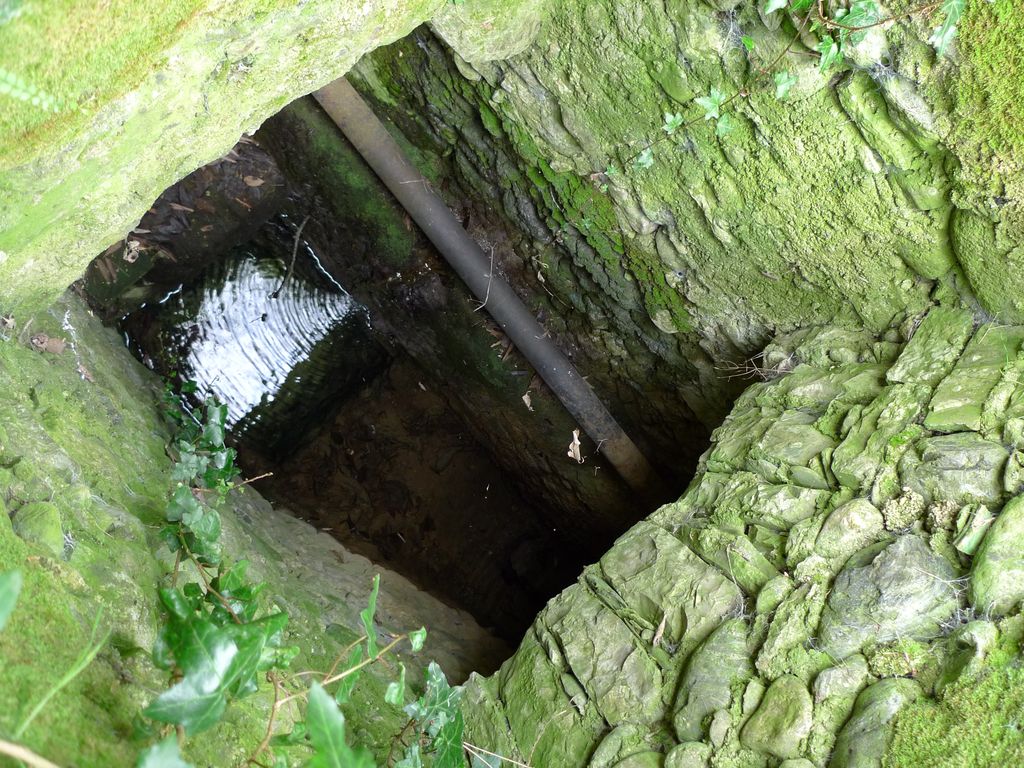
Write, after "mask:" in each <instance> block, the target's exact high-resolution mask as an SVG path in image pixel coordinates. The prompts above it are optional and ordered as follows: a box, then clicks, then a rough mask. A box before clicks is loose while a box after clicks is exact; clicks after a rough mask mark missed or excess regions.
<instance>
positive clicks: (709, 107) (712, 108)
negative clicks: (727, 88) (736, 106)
mask: <svg viewBox="0 0 1024 768" xmlns="http://www.w3.org/2000/svg"><path fill="white" fill-rule="evenodd" d="M694 101H696V102H697V104H699V105H700V106H701V107H703V108H704V119H705V120H717V119H718V118H719V117H721V116H722V113H721V109H722V104H723V103H724V102H725V94H724V93H722V92H721V91H720V90H719V89H718V88H712V89H711V93H709V94H708V95H707V96H699V97H698V98H696V99H694Z"/></svg>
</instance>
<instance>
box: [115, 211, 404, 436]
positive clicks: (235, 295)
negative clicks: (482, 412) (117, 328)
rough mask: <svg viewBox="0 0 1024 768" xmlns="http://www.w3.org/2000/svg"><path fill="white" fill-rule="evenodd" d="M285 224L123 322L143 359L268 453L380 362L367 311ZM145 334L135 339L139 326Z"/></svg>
mask: <svg viewBox="0 0 1024 768" xmlns="http://www.w3.org/2000/svg"><path fill="white" fill-rule="evenodd" d="M293 243H294V231H293V229H292V228H291V227H290V226H289V225H288V224H287V222H286V221H284V220H283V219H279V220H278V221H277V222H275V223H274V224H272V225H270V226H269V227H268V228H267V229H265V231H264V236H263V237H261V238H260V240H258V241H254V242H252V243H249V244H246V245H244V246H241V247H239V248H236V249H235V250H234V251H233V252H232V253H231V254H229V255H228V256H227V257H226V258H224V259H222V260H221V261H219V262H218V263H217V264H215V265H213V266H211V267H210V268H209V269H208V270H207V271H206V272H205V273H203V275H202V276H201V277H200V278H199V279H197V280H196V281H195V283H194V284H192V285H187V286H183V287H181V288H179V289H178V290H175V291H172V292H171V293H169V294H168V295H167V296H165V297H164V299H163V300H162V301H160V302H159V303H158V304H157V305H151V306H149V307H144V308H143V309H142V310H140V312H137V313H134V315H133V316H130V317H129V318H127V324H128V325H129V334H130V335H132V336H135V338H136V341H138V343H139V346H140V347H141V351H142V353H143V354H145V355H148V356H149V357H150V358H152V359H153V360H154V361H155V362H156V363H157V365H158V367H159V368H161V369H163V370H164V371H165V372H166V371H172V370H174V371H177V372H178V373H179V374H180V375H181V377H182V378H183V379H193V380H194V381H195V382H196V384H197V385H198V390H199V392H200V393H201V394H202V395H204V396H205V395H212V396H213V397H215V398H216V399H217V400H219V401H220V402H223V403H225V404H226V405H227V407H228V426H230V427H232V428H233V432H234V435H235V437H236V438H240V439H245V440H248V441H250V442H251V441H260V442H261V443H264V445H262V446H261V447H262V448H263V449H265V450H268V451H270V452H275V451H277V450H288V449H289V448H290V447H291V446H292V445H294V441H298V440H301V439H303V437H304V436H305V434H304V433H305V432H306V430H307V429H308V428H310V427H312V426H316V425H317V423H318V422H319V421H321V420H322V419H323V418H324V416H325V415H329V411H330V410H331V409H333V407H334V406H335V405H336V401H337V400H338V399H339V398H341V397H344V396H345V395H346V394H348V393H350V392H352V391H353V390H354V389H355V388H357V387H358V386H360V385H361V384H362V383H363V382H364V381H366V380H367V379H368V378H371V377H372V376H373V375H374V374H375V373H376V372H377V371H378V370H379V368H380V366H381V365H382V364H383V362H384V358H385V355H384V352H383V350H382V349H381V348H380V347H379V346H378V345H377V343H376V342H375V341H374V340H373V339H372V337H371V332H370V323H369V316H368V313H367V311H366V308H365V307H363V306H362V305H361V304H359V303H358V302H357V301H356V300H355V299H353V298H352V296H350V295H349V294H348V293H347V292H346V291H345V290H344V289H343V288H342V287H341V286H340V285H339V284H338V283H337V282H335V281H334V280H333V279H332V278H331V277H330V275H328V274H327V273H326V272H325V271H324V270H323V268H322V267H321V265H320V262H319V261H318V259H317V257H316V254H315V253H314V251H313V250H312V249H311V248H310V247H309V245H308V244H307V243H306V242H305V241H302V240H300V241H299V243H298V247H297V249H296V251H295V254H296V258H295V260H294V264H293V262H292V248H293ZM140 325H144V326H145V327H146V331H145V332H144V333H139V330H138V329H139V326H140Z"/></svg>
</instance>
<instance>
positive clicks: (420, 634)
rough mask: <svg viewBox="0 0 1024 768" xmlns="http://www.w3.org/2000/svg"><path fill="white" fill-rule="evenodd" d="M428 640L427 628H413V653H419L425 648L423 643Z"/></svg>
mask: <svg viewBox="0 0 1024 768" xmlns="http://www.w3.org/2000/svg"><path fill="white" fill-rule="evenodd" d="M425 642H427V628H426V627H420V628H419V629H416V630H413V631H412V632H410V633H409V645H411V646H412V652H413V653H419V652H420V651H422V650H423V644H424V643H425Z"/></svg>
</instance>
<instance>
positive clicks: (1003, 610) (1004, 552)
mask: <svg viewBox="0 0 1024 768" xmlns="http://www.w3.org/2000/svg"><path fill="white" fill-rule="evenodd" d="M969 594H970V600H971V603H972V604H973V605H974V606H975V607H976V608H977V609H978V610H979V611H982V612H983V613H985V614H992V615H995V616H1002V615H1005V614H1007V613H1009V612H1010V611H1011V610H1012V609H1014V608H1015V607H1017V606H1019V605H1020V603H1021V601H1022V600H1024V497H1021V496H1018V497H1016V498H1014V499H1013V500H1012V501H1010V503H1008V504H1007V505H1006V506H1005V507H1004V508H1003V511H1002V512H1000V513H999V515H998V517H996V519H995V522H993V523H992V525H991V526H990V527H989V529H988V532H987V533H986V534H985V538H984V539H982V541H981V545H980V546H979V547H978V550H977V552H976V553H975V555H974V563H973V565H972V568H971V583H970V593H969Z"/></svg>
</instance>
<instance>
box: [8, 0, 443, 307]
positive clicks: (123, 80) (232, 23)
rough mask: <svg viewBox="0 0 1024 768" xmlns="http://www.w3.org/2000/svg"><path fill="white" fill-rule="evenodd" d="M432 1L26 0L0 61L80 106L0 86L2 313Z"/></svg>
mask: <svg viewBox="0 0 1024 768" xmlns="http://www.w3.org/2000/svg"><path fill="white" fill-rule="evenodd" d="M440 3H441V0H403V2H401V3H397V4H396V3H391V2H384V0H371V2H369V3H363V2H356V1H355V0H347V1H346V2H332V1H331V0H312V1H311V2H308V3H302V4H298V5H296V4H294V3H286V2H281V1H280V0H205V2H199V0H190V1H189V2H187V3H178V4H174V8H173V9H169V8H167V7H166V5H167V4H166V3H164V4H159V3H158V4H155V5H154V4H145V3H139V2H135V1H134V0H115V2H112V3H105V4H103V5H102V6H96V5H95V4H93V5H89V4H83V3H75V2H71V0H60V2H57V3H47V4H38V3H34V4H27V5H26V12H25V13H24V14H22V15H21V16H19V17H18V18H16V19H15V20H14V21H12V22H10V23H9V24H6V25H4V26H3V27H0V69H4V70H10V71H13V72H18V73H23V76H24V77H25V78H26V79H29V80H32V81H33V82H36V83H37V84H38V85H39V87H41V88H44V89H46V90H48V91H52V92H53V94H54V96H57V97H60V98H62V99H66V100H68V101H75V102H76V103H77V105H78V107H80V109H78V110H77V111H72V110H67V111H66V112H61V113H59V114H57V115H52V114H49V113H45V114H39V113H38V111H37V110H36V108H35V107H32V106H31V105H28V104H26V103H25V102H22V101H17V100H15V99H11V98H9V97H7V96H0V137H2V139H0V308H2V311H3V312H12V311H13V312H14V314H15V316H16V317H19V319H20V318H23V317H27V316H28V315H29V314H32V313H34V312H37V311H40V310H42V309H44V308H45V307H46V306H48V305H49V304H50V303H51V302H52V301H53V300H54V299H55V298H56V296H57V295H58V294H59V292H60V291H61V290H63V288H64V287H66V286H67V285H68V284H70V283H71V282H72V281H73V280H75V279H76V278H77V277H79V276H80V274H81V272H82V271H83V269H84V267H85V265H86V263H87V262H88V261H89V260H90V259H91V258H92V257H94V256H95V255H96V253H97V252H99V251H101V250H102V249H103V247H104V246H105V245H107V244H109V243H111V242H114V241H115V240H117V239H120V238H121V237H123V236H124V235H125V233H126V232H128V231H129V230H130V229H131V227H132V226H134V225H135V223H136V222H137V221H138V220H139V218H140V217H141V215H142V214H143V213H144V212H145V210H146V209H147V208H148V206H149V205H150V204H151V203H152V201H153V200H154V199H156V197H157V196H158V195H159V194H160V193H161V192H162V191H163V190H164V189H165V188H166V187H168V186H170V185H171V184H172V183H173V182H175V181H177V180H178V179H180V178H181V177H183V176H184V175H186V174H187V173H188V172H190V171H192V170H194V169H195V168H196V167H197V166H199V165H201V164H203V163H206V162H209V161H211V160H213V159H215V158H216V157H219V156H220V155H223V154H224V153H225V152H226V151H227V150H228V149H229V148H230V147H231V145H232V144H234V142H235V141H237V140H238V137H239V136H240V135H241V134H242V133H243V132H250V131H252V130H254V129H255V128H256V127H257V126H258V125H259V124H260V123H261V122H262V121H263V120H264V119H266V118H267V117H268V116H270V115H271V114H274V113H275V112H277V111H279V110H280V109H281V108H282V107H284V106H285V104H287V102H288V101H290V100H291V99H293V98H295V97H296V96H299V95H302V94H305V93H309V92H310V91H312V90H314V89H315V88H317V87H319V86H321V85H323V84H325V83H327V82H330V81H331V80H333V79H335V78H336V77H338V76H340V75H342V74H344V73H345V71H347V69H348V68H349V67H350V66H351V65H352V64H353V63H354V62H355V61H356V60H357V59H358V58H359V56H361V55H362V53H364V52H365V51H367V50H370V49H372V48H374V47H375V46H377V45H380V44H382V43H384V42H389V41H391V40H393V39H394V38H395V37H397V36H400V35H402V34H404V33H406V32H407V31H408V30H409V29H411V28H412V27H413V26H415V25H416V24H418V23H420V22H422V21H423V20H425V19H427V18H429V16H430V15H431V13H432V12H433V11H434V10H435V9H436V8H437V6H438V5H439V4H440ZM325 50H329V51H335V52H338V54H337V55H331V56H325V55H324V51H325Z"/></svg>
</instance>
